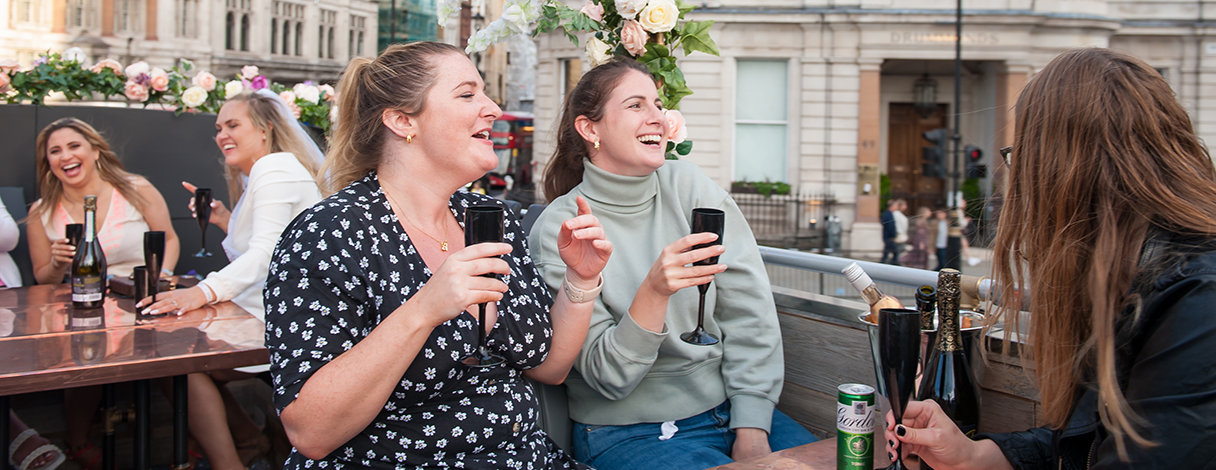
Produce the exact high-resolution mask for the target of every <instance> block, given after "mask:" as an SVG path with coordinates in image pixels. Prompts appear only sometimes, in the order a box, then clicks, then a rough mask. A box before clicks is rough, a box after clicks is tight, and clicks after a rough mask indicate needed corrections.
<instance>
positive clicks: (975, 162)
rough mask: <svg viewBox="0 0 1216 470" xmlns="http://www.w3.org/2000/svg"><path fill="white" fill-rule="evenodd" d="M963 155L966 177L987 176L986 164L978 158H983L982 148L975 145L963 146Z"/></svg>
mask: <svg viewBox="0 0 1216 470" xmlns="http://www.w3.org/2000/svg"><path fill="white" fill-rule="evenodd" d="M963 156H964V157H967V172H966V178H986V177H988V165H984V164H982V163H980V160H982V159H983V158H984V150H983V149H981V148H979V146H976V145H968V146H966V147H964V148H963Z"/></svg>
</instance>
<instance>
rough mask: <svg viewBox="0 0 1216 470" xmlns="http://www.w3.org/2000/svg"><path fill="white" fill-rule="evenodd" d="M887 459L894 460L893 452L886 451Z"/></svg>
mask: <svg viewBox="0 0 1216 470" xmlns="http://www.w3.org/2000/svg"><path fill="white" fill-rule="evenodd" d="M887 460H890V461H892V462H894V461H895V454H892V453H890V452H887Z"/></svg>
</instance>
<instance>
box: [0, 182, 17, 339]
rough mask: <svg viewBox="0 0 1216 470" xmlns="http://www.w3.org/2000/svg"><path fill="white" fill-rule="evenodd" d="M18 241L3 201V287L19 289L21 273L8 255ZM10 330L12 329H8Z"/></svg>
mask: <svg viewBox="0 0 1216 470" xmlns="http://www.w3.org/2000/svg"><path fill="white" fill-rule="evenodd" d="M19 240H21V229H20V228H18V227H17V221H15V220H13V215H12V214H9V213H8V208H6V207H5V206H4V201H0V282H4V286H5V287H21V271H20V270H18V269H17V263H14V262H13V257H12V256H9V254H8V252H10V251H13V249H14V248H17V242H18V241H19ZM11 330H12V328H10V331H11ZM0 336H7V335H0Z"/></svg>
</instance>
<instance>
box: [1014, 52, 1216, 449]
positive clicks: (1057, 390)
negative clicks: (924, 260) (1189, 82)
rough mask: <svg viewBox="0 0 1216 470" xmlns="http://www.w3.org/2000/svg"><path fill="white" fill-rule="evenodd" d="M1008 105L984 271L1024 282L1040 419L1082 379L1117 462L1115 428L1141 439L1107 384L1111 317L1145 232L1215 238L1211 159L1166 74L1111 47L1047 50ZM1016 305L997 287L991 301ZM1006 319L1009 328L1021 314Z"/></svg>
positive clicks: (1126, 306)
mask: <svg viewBox="0 0 1216 470" xmlns="http://www.w3.org/2000/svg"><path fill="white" fill-rule="evenodd" d="M1016 106H1017V108H1016V121H1015V122H1016V126H1017V128H1016V132H1015V135H1014V144H1013V153H1012V156H1011V159H1012V160H1011V166H1010V173H1009V186H1008V190H1007V194H1006V197H1005V204H1004V208H1003V209H1002V211H1001V218H1000V227H999V230H998V233H997V237H996V242H995V246H994V253H995V260H994V265H993V277H994V281H995V282H996V284H997V285H998V286H999V288H1000V291H1001V292H1008V293H1016V292H1017V290H1018V289H1019V288H1021V289H1026V288H1028V290H1029V292H1030V297H1031V300H1030V312H1031V315H1030V316H1029V320H1028V321H1027V323H1029V325H1028V327H1029V328H1028V334H1029V338H1030V345H1029V346H1028V348H1029V352H1030V353H1032V356H1031V357H1032V359H1033V362H1034V364H1035V367H1036V369H1035V375H1036V378H1037V379H1038V384H1039V390H1040V396H1041V399H1042V405H1043V418H1044V420H1045V421H1046V422H1047V423H1048V424H1049V425H1051V426H1053V427H1056V428H1060V427H1063V426H1064V425H1065V424H1066V423H1067V420H1068V417H1069V415H1070V413H1071V411H1072V407H1073V403H1074V402H1075V400H1076V396H1077V395H1078V393H1079V392H1080V391H1081V390H1082V387H1084V386H1092V384H1094V383H1095V382H1096V385H1097V390H1098V393H1099V400H1100V404H1101V406H1099V410H1101V418H1102V422H1103V424H1104V425H1105V426H1106V429H1107V431H1109V432H1110V433H1111V435H1112V436H1113V437H1114V438H1115V442H1116V445H1117V449H1118V451H1119V455H1120V457H1121V458H1123V459H1126V458H1127V450H1126V445H1127V444H1126V442H1125V440H1126V438H1130V439H1131V440H1132V441H1133V442H1134V443H1135V444H1136V445H1139V446H1142V447H1143V446H1153V445H1155V443H1153V442H1151V441H1149V440H1148V439H1147V438H1146V437H1145V435H1144V434H1143V433H1142V431H1141V429H1142V426H1143V425H1144V424H1145V423H1144V421H1143V419H1141V418H1140V417H1138V416H1136V414H1135V412H1134V411H1133V410H1131V409H1130V408H1129V406H1128V404H1127V400H1126V398H1125V397H1124V396H1123V392H1122V390H1120V388H1119V382H1118V377H1116V375H1117V373H1116V369H1115V367H1116V363H1115V361H1116V359H1115V356H1116V351H1115V350H1116V337H1117V333H1119V332H1118V331H1117V329H1118V326H1117V324H1118V321H1119V318H1120V317H1121V316H1123V315H1126V314H1128V313H1129V312H1130V313H1131V314H1133V315H1134V314H1138V313H1139V298H1138V296H1137V295H1136V294H1133V293H1131V292H1130V289H1131V287H1132V281H1133V279H1134V278H1136V276H1137V275H1138V274H1140V270H1141V269H1142V267H1141V266H1139V260H1140V254H1141V248H1142V246H1143V243H1144V241H1145V239H1146V237H1147V236H1148V234H1149V232H1150V230H1151V229H1154V228H1159V229H1162V230H1166V231H1169V232H1173V233H1179V234H1185V235H1197V236H1203V237H1212V236H1216V170H1214V169H1213V166H1212V160H1211V158H1210V157H1209V155H1208V151H1207V149H1206V148H1204V146H1203V144H1202V143H1201V142H1200V140H1199V138H1198V137H1197V136H1196V135H1195V131H1194V129H1193V127H1192V123H1191V119H1190V116H1188V115H1187V113H1186V110H1184V109H1183V108H1182V106H1181V105H1179V104H1178V101H1177V100H1176V99H1175V97H1174V93H1173V90H1171V89H1170V86H1169V84H1168V83H1166V81H1165V80H1164V79H1163V78H1162V77H1161V75H1160V74H1159V73H1158V72H1157V71H1156V70H1154V69H1153V68H1152V67H1149V66H1148V64H1145V63H1144V62H1143V61H1141V60H1140V59H1137V58H1135V57H1132V56H1130V55H1127V54H1124V53H1120V52H1115V51H1112V50H1109V49H1098V48H1093V49H1079V50H1073V51H1069V52H1066V53H1064V54H1061V55H1060V56H1058V57H1056V58H1055V59H1054V60H1052V61H1051V63H1049V64H1048V65H1047V66H1046V67H1044V68H1043V70H1042V71H1041V72H1039V73H1038V74H1037V75H1036V76H1035V77H1034V78H1033V79H1031V80H1030V82H1029V83H1027V85H1026V88H1025V89H1024V90H1022V93H1021V96H1020V97H1019V98H1018V101H1017V105H1016ZM1020 306H1021V299H1020V298H1019V296H1017V295H1016V294H1014V295H1006V296H1003V299H1002V300H1001V305H999V306H997V308H996V309H995V311H996V312H997V313H998V315H999V314H1002V313H1006V312H1016V311H1018V310H1021V309H1020V308H1019V307H1020ZM1014 318H1015V319H1014V320H1012V321H1010V323H1011V324H1012V325H1013V330H1014V333H1013V334H1016V333H1017V332H1018V330H1022V329H1024V327H1025V325H1019V324H1018V321H1017V320H1016V318H1017V317H1016V316H1015V317H1014ZM1006 334H1007V335H1009V334H1010V333H1009V332H1007V333H1006ZM1007 339H1008V336H1007ZM1007 343H1008V341H1007Z"/></svg>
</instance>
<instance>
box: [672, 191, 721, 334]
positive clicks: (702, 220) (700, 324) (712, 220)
mask: <svg viewBox="0 0 1216 470" xmlns="http://www.w3.org/2000/svg"><path fill="white" fill-rule="evenodd" d="M725 225H726V213H725V212H722V211H721V210H718V209H710V208H705V207H698V208H696V209H693V210H692V233H706V232H709V233H715V234H717V235H718V238H717V239H715V240H714V241H712V242H709V243H702V244H700V245H696V246H693V247H692V249H694V250H697V249H701V248H706V247H710V246H715V245H721V244H722V230H723V227H724V226H725ZM715 264H718V257H717V256H711V257H709V258H705V259H703V260H700V261H697V262H694V263H693V265H694V266H712V265H715ZM711 282H712V281H711ZM709 284H710V283H709V282H707V283H705V284H701V285H699V286H697V290H699V291H701V301H700V304H699V306H698V307H697V329H695V330H692V331H689V332H688V333H684V334H682V335H680V339H682V340H684V342H685V343H689V344H695V345H698V346H710V345H714V344H718V338H715V337H714V335H711V334H709V333H708V332H706V331H705V293H706V292H707V291H709Z"/></svg>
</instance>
